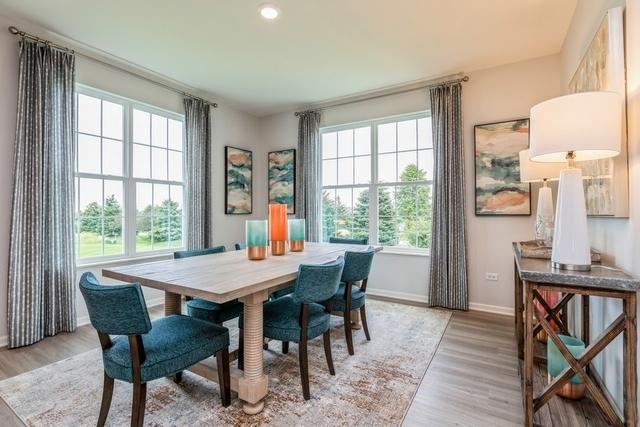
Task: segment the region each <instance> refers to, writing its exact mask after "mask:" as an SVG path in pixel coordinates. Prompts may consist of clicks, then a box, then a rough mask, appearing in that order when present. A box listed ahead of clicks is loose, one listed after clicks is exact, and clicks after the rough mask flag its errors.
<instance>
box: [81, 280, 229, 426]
mask: <svg viewBox="0 0 640 427" xmlns="http://www.w3.org/2000/svg"><path fill="white" fill-rule="evenodd" d="M80 292H81V293H82V296H83V297H84V301H85V303H86V304H87V309H88V311H89V319H90V320H91V324H92V325H93V327H94V328H95V329H96V331H98V338H99V339H100V345H101V347H102V362H103V365H104V387H103V390H102V403H101V406H100V415H99V416H98V423H97V424H98V426H104V424H105V422H106V420H107V415H108V413H109V408H110V406H111V398H112V396H113V386H114V380H116V379H117V380H120V381H125V382H128V383H132V384H133V402H132V408H131V425H132V426H142V425H143V421H144V411H145V401H146V395H147V383H148V382H149V381H153V380H155V379H158V378H163V377H167V376H170V375H174V374H178V373H180V372H182V371H183V370H184V369H186V368H188V367H189V366H192V365H194V364H196V363H198V362H200V361H201V360H204V359H206V358H208V357H211V356H215V358H216V361H217V364H218V375H219V378H218V380H219V384H220V395H221V399H222V405H223V406H229V404H230V403H231V379H230V375H229V331H228V329H227V328H224V327H222V326H219V325H215V324H213V323H209V322H205V321H202V320H198V319H194V318H192V317H188V316H182V315H173V316H167V317H163V318H161V319H158V320H155V321H153V322H151V320H150V319H149V313H148V312H147V306H146V303H145V300H144V295H143V294H142V288H141V287H140V284H138V283H131V284H124V285H110V286H105V285H102V284H100V282H99V281H98V279H96V277H95V276H94V275H93V274H92V273H84V274H83V275H82V277H81V278H80ZM111 335H116V336H115V337H113V338H112V337H111Z"/></svg>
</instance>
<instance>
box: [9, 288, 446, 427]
mask: <svg viewBox="0 0 640 427" xmlns="http://www.w3.org/2000/svg"><path fill="white" fill-rule="evenodd" d="M449 317H450V313H449V312H447V311H444V310H437V309H425V308H420V307H412V306H408V305H401V304H393V303H388V302H380V301H373V300H371V301H368V302H367V318H368V320H369V328H370V329H369V330H370V331H371V336H372V341H370V342H367V341H366V340H365V337H364V332H363V331H362V330H358V331H354V346H355V355H354V356H351V357H349V355H348V353H347V348H346V343H345V340H344V331H343V326H342V325H343V323H342V319H341V318H339V317H333V319H332V335H331V338H332V348H333V360H334V364H335V368H336V375H335V376H331V375H329V371H328V368H327V365H326V361H325V358H324V351H323V347H322V339H321V337H320V338H318V339H314V340H312V341H310V342H309V378H310V383H311V400H309V401H305V400H304V399H303V397H302V389H301V386H300V376H299V370H298V352H297V345H296V344H294V343H291V345H290V349H289V353H288V354H282V352H281V345H280V343H279V342H271V343H270V344H269V350H268V351H266V352H265V364H266V368H265V370H266V373H267V375H268V376H269V395H268V396H267V398H266V400H265V410H264V411H263V412H262V413H261V414H259V415H257V416H248V415H245V414H244V413H243V411H242V408H241V402H240V401H239V400H238V399H237V398H236V395H235V393H232V399H233V402H232V405H231V406H230V407H228V408H223V407H222V406H221V404H220V394H219V390H218V385H217V384H216V383H214V382H212V381H209V380H206V379H204V378H202V377H199V376H197V375H195V374H192V373H190V372H185V373H184V379H183V382H182V384H180V385H177V384H174V383H173V382H172V381H170V380H168V379H160V380H156V381H153V382H150V383H149V385H148V388H147V404H146V415H145V425H148V426H201V425H216V426H219V425H225V426H226V425H229V426H239V425H243V426H245V425H246V426H252V425H262V424H270V425H275V426H294V425H298V426H311V425H316V426H317V425H332V426H336V425H350V426H351V425H367V426H393V425H399V424H400V423H401V421H402V418H403V417H404V414H405V412H406V411H407V409H408V407H409V404H410V403H411V400H412V398H413V395H414V394H415V392H416V390H417V388H418V385H419V384H420V381H421V379H422V377H423V375H424V373H425V372H426V370H427V367H428V366H429V363H430V361H431V358H432V357H433V354H434V352H435V350H436V348H437V346H438V343H439V342H440V338H441V337H442V335H443V333H444V330H445V328H446V326H447V323H448V321H449ZM236 324H237V322H236V321H232V322H229V324H228V325H226V326H228V327H230V331H231V333H232V348H236V345H235V342H234V341H236V340H237V328H236ZM101 392H102V360H101V355H100V351H99V350H98V349H96V350H92V351H89V352H87V353H83V354H80V355H77V356H74V357H71V358H69V359H65V360H62V361H60V362H57V363H54V364H51V365H48V366H45V367H43V368H40V369H37V370H35V371H31V372H27V373H25V374H22V375H18V376H16V377H13V378H9V379H7V380H4V381H2V382H0V396H2V398H3V399H4V400H5V401H6V402H7V404H8V405H9V406H10V407H11V408H12V410H13V411H14V412H15V413H16V415H17V416H18V417H19V418H20V419H22V421H23V422H25V424H27V425H30V426H95V424H96V421H97V417H98V412H99V408H100V398H101ZM130 411H131V385H130V384H127V383H123V382H120V381H116V384H115V390H114V395H113V402H112V404H111V410H110V412H109V417H108V418H107V425H110V426H121V425H128V424H129V422H130V418H129V416H130Z"/></svg>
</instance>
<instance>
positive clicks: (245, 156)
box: [224, 146, 253, 214]
mask: <svg viewBox="0 0 640 427" xmlns="http://www.w3.org/2000/svg"><path fill="white" fill-rule="evenodd" d="M224 151H225V159H226V162H225V177H226V180H227V182H226V192H225V213H227V214H250V213H251V212H252V209H253V206H252V202H253V200H252V198H253V194H252V190H253V188H252V184H253V183H252V181H253V177H252V174H253V159H252V153H251V151H249V150H243V149H241V148H235V147H229V146H227V147H225V148H224Z"/></svg>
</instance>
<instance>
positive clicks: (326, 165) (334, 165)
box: [321, 113, 433, 250]
mask: <svg viewBox="0 0 640 427" xmlns="http://www.w3.org/2000/svg"><path fill="white" fill-rule="evenodd" d="M321 137H322V236H323V241H328V240H329V238H330V237H334V236H335V237H343V238H363V237H368V238H369V241H370V242H371V243H374V244H380V245H383V246H392V247H397V248H402V247H404V248H412V250H426V249H427V248H429V247H430V243H431V194H432V180H433V144H432V137H431V118H430V117H429V115H428V114H427V113H416V114H410V115H405V116H401V117H395V118H391V119H383V120H373V121H367V122H359V123H355V124H348V125H342V126H335V127H327V128H323V129H321Z"/></svg>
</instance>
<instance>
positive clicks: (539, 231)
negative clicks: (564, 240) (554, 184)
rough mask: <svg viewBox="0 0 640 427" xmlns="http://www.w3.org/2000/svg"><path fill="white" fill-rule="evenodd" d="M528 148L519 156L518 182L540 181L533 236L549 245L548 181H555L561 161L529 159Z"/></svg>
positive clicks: (550, 198) (550, 211) (550, 240)
mask: <svg viewBox="0 0 640 427" xmlns="http://www.w3.org/2000/svg"><path fill="white" fill-rule="evenodd" d="M530 157H531V156H530V152H529V150H528V149H527V150H522V151H521V152H520V153H519V158H520V182H542V187H540V190H538V208H537V210H536V223H535V236H536V240H542V241H544V243H545V245H547V246H551V242H552V239H553V215H554V212H553V195H552V194H551V188H550V187H549V186H548V185H547V182H548V181H557V180H558V177H559V176H560V170H561V169H562V168H563V167H564V165H563V164H562V163H540V162H532V161H531V160H530Z"/></svg>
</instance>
